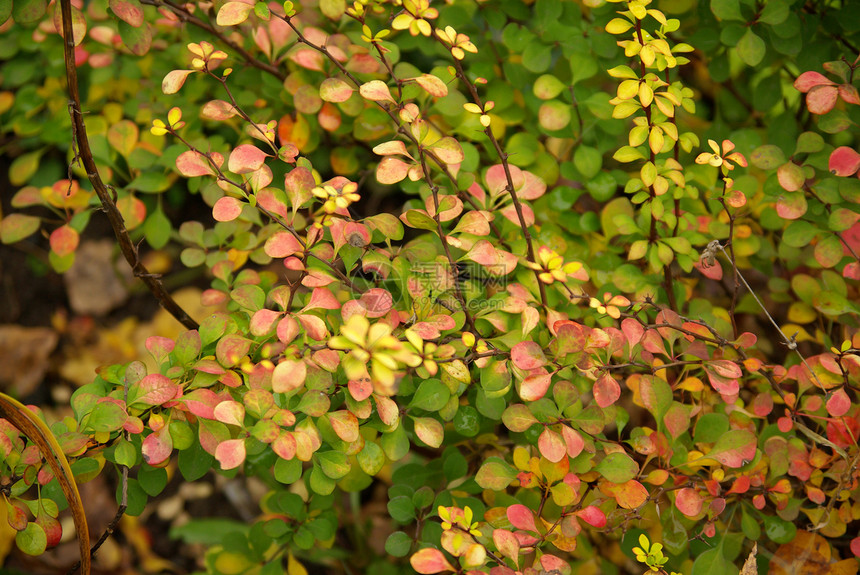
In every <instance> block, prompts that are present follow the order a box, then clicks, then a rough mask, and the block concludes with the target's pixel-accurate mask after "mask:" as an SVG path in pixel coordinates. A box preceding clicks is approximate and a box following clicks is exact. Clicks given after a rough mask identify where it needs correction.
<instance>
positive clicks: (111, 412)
mask: <svg viewBox="0 0 860 575" xmlns="http://www.w3.org/2000/svg"><path fill="white" fill-rule="evenodd" d="M126 419H128V414H127V413H126V411H125V409H124V408H122V407H121V406H119V405H118V404H116V403H113V402H112V401H102V402H101V403H97V404H96V405H95V407H93V410H92V411H91V412H90V414H89V416H88V417H87V418H86V419H85V421H84V426H83V428H84V429H89V430H92V431H95V432H107V431H116V430H117V429H119V428H121V427H122V426H123V424H124V423H125V421H126Z"/></svg>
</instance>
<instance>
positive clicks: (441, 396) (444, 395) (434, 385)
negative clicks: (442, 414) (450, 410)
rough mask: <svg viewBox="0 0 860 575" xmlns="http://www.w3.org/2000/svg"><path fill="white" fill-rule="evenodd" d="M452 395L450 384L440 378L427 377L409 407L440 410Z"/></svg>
mask: <svg viewBox="0 0 860 575" xmlns="http://www.w3.org/2000/svg"><path fill="white" fill-rule="evenodd" d="M450 397H451V391H450V390H449V389H448V386H447V385H445V384H444V383H442V382H441V381H439V380H438V379H426V380H424V381H422V382H421V385H419V386H418V390H417V391H416V392H415V395H414V396H413V397H412V401H411V402H409V407H417V408H418V409H423V410H424V411H439V410H440V409H442V408H443V407H445V404H446V403H448V399H449V398H450Z"/></svg>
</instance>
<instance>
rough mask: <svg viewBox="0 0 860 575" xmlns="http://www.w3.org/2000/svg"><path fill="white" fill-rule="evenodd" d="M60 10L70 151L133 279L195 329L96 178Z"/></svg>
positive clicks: (66, 0) (69, 36) (64, 2)
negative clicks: (149, 266) (146, 260)
mask: <svg viewBox="0 0 860 575" xmlns="http://www.w3.org/2000/svg"><path fill="white" fill-rule="evenodd" d="M60 8H61V11H62V20H63V38H64V40H63V52H64V55H65V60H66V80H67V82H68V87H69V115H70V116H71V118H72V133H73V135H74V139H75V141H74V142H73V143H72V147H73V148H75V157H76V158H77V159H78V160H79V161H80V162H82V163H83V166H84V169H85V170H86V172H87V176H88V177H89V180H90V183H92V186H93V189H94V190H95V192H96V195H97V196H98V197H99V201H100V202H101V204H102V207H103V208H104V211H105V213H106V214H107V217H108V220H109V221H110V225H111V228H112V229H113V233H114V235H115V236H116V239H117V241H118V242H119V246H120V249H121V250H122V255H123V256H124V257H125V260H126V261H127V262H128V264H129V265H130V266H131V269H132V271H133V272H134V276H135V277H136V278H139V279H141V280H142V281H143V283H144V284H146V287H148V288H149V291H151V292H152V294H153V295H154V296H155V298H156V299H157V300H158V302H159V303H160V304H161V306H162V307H163V308H164V309H166V310H167V311H168V312H169V313H170V315H172V316H173V317H175V318H176V320H177V321H179V323H181V324H182V325H184V326H185V327H187V328H188V329H197V327H198V325H197V322H196V321H194V320H193V319H191V316H189V315H188V313H187V312H186V311H185V310H184V309H182V308H181V307H180V306H179V304H178V303H176V301H175V300H174V299H173V297H171V295H170V294H169V293H167V290H166V289H165V288H164V284H162V283H161V280H160V279H159V277H158V276H157V275H155V274H152V273H150V272H149V270H148V269H146V266H144V265H143V263H142V262H141V261H140V256H139V254H138V252H137V246H136V245H134V243H133V242H132V241H131V238H130V237H129V235H128V230H127V229H126V227H125V222H124V221H123V218H122V214H120V212H119V210H118V209H117V207H116V204H115V203H114V201H113V198H112V197H111V195H110V194H109V193H108V189H107V186H106V185H105V184H104V182H102V179H101V176H100V175H99V169H98V166H96V162H95V160H94V159H93V153H92V151H91V150H90V142H89V140H88V139H87V127H86V124H84V116H83V112H82V110H81V97H80V93H79V91H78V69H77V67H76V66H75V53H74V50H75V41H74V31H73V30H72V6H71V4H70V0H60Z"/></svg>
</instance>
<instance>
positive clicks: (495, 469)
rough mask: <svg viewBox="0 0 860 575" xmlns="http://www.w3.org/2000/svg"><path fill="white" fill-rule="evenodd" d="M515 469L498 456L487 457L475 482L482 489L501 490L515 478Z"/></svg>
mask: <svg viewBox="0 0 860 575" xmlns="http://www.w3.org/2000/svg"><path fill="white" fill-rule="evenodd" d="M516 476H517V470H516V469H514V468H513V467H512V466H511V465H509V464H508V463H507V462H506V461H505V460H504V459H501V458H500V457H488V458H487V460H486V461H484V464H483V465H481V468H480V469H479V470H478V474H477V475H476V476H475V482H476V483H477V484H478V485H480V486H481V487H482V488H484V489H492V490H493V491H501V490H503V489H505V488H506V487H507V486H508V485H510V484H511V482H512V481H513V480H514V479H515V478H516Z"/></svg>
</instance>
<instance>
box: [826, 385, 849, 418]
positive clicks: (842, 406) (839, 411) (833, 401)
mask: <svg viewBox="0 0 860 575" xmlns="http://www.w3.org/2000/svg"><path fill="white" fill-rule="evenodd" d="M849 409H851V399H850V398H849V397H848V394H847V393H845V390H844V389H842V388H840V389H838V390H837V391H836V392H835V393H834V394H833V395H831V396H830V398H829V399H828V400H827V413H829V414H830V415H832V416H833V417H841V416H843V415H845V414H846V413H848V410H849Z"/></svg>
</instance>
